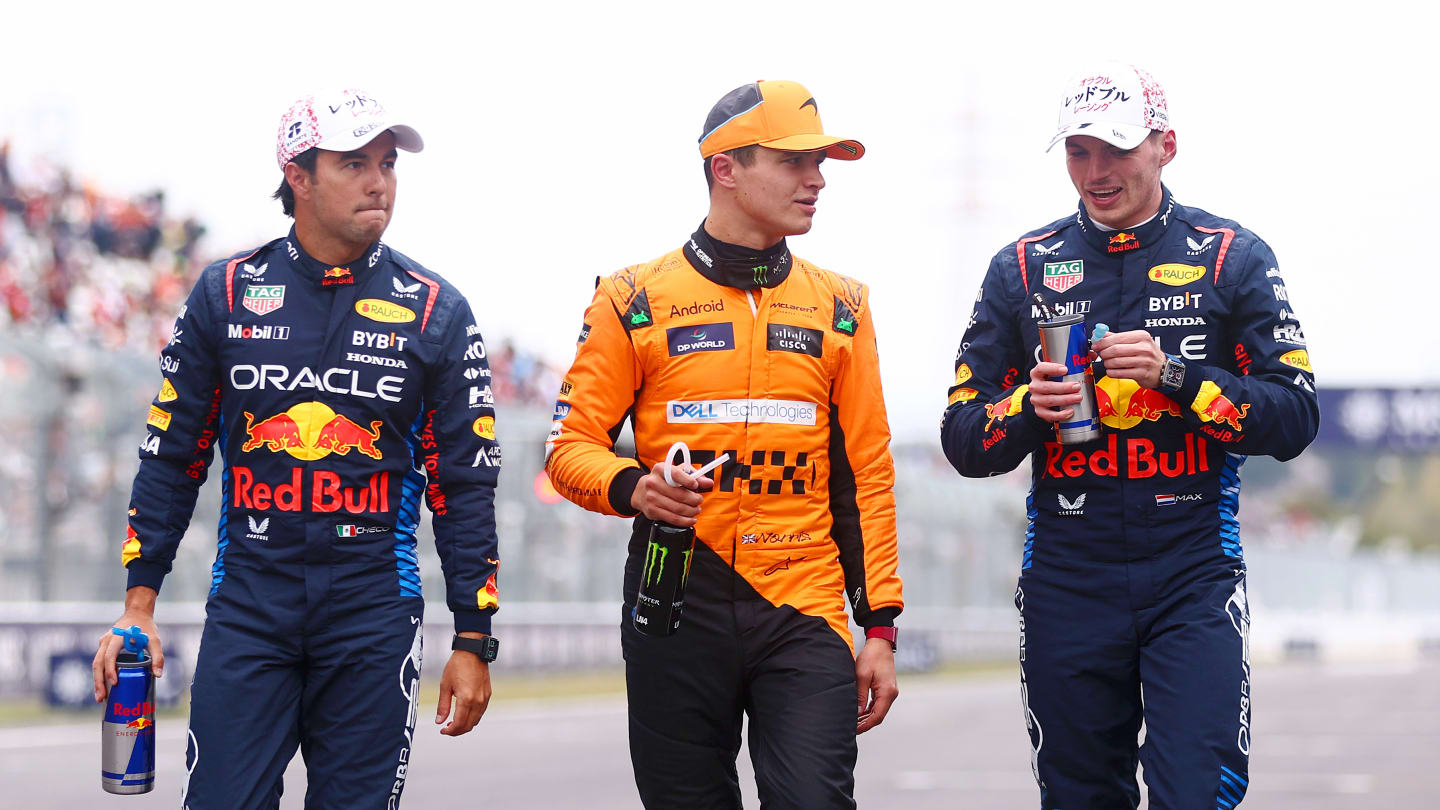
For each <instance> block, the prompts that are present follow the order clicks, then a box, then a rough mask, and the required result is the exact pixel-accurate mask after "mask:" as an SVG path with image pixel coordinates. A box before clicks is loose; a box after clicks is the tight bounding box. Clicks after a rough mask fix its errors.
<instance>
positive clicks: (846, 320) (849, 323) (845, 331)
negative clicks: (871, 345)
mask: <svg viewBox="0 0 1440 810" xmlns="http://www.w3.org/2000/svg"><path fill="white" fill-rule="evenodd" d="M858 320H859V319H858V318H856V317H855V311H854V310H853V309H851V308H850V305H849V304H847V303H845V302H844V301H843V300H841V299H840V296H838V295H837V296H835V323H834V328H835V331H836V332H839V333H840V334H842V335H850V336H851V337H854V336H855V327H856V325H857V323H856V322H857V321H858Z"/></svg>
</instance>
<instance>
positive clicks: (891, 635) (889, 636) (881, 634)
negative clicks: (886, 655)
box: [865, 627, 900, 652]
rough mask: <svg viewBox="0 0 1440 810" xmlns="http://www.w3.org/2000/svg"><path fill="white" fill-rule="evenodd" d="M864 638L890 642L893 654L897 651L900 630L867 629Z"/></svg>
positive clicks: (884, 628) (895, 628) (892, 628)
mask: <svg viewBox="0 0 1440 810" xmlns="http://www.w3.org/2000/svg"><path fill="white" fill-rule="evenodd" d="M865 638H883V639H885V640H886V641H888V642H890V650H891V652H894V651H895V650H897V649H899V641H900V628H898V627H867V628H865Z"/></svg>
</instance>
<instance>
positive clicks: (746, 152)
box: [705, 143, 760, 190]
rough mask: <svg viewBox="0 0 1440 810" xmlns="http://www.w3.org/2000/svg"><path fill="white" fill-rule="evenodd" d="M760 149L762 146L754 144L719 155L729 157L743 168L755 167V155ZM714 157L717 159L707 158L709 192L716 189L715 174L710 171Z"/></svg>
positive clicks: (706, 171)
mask: <svg viewBox="0 0 1440 810" xmlns="http://www.w3.org/2000/svg"><path fill="white" fill-rule="evenodd" d="M759 149H760V144H758V143H752V144H750V145H749V146H741V147H738V148H736V149H731V150H729V151H725V152H720V153H719V154H722V155H729V156H730V159H731V160H733V161H735V162H736V163H739V164H740V165H741V166H753V165H755V154H756V152H757V151H758V150H759ZM713 157H715V155H711V156H710V157H708V158H705V188H706V189H707V190H710V189H714V188H715V172H713V171H711V169H710V159H711V158H713Z"/></svg>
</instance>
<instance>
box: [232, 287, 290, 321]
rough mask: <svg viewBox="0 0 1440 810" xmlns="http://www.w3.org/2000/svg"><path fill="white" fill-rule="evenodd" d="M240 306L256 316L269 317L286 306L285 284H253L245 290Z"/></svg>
mask: <svg viewBox="0 0 1440 810" xmlns="http://www.w3.org/2000/svg"><path fill="white" fill-rule="evenodd" d="M240 305H241V306H243V307H245V308H246V309H248V310H250V311H251V312H253V313H255V314H256V315H269V314H270V313H272V312H274V311H275V310H277V309H279V308H280V307H283V306H285V285H284V284H262V285H257V284H251V285H250V286H248V287H246V288H245V296H244V297H243V298H241V299H240Z"/></svg>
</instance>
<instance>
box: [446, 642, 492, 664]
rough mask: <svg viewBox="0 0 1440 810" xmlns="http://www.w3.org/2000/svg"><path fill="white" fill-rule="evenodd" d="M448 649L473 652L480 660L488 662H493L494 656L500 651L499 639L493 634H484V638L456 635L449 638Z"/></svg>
mask: <svg viewBox="0 0 1440 810" xmlns="http://www.w3.org/2000/svg"><path fill="white" fill-rule="evenodd" d="M450 649H452V650H464V651H465V652H471V653H475V654H476V655H478V656H480V660H481V661H484V662H485V663H487V664H489V663H491V662H493V661H494V660H495V656H496V655H498V654H499V653H500V639H498V638H495V637H494V636H486V637H484V638H467V637H465V636H458V635H457V636H456V637H455V638H454V639H452V640H451V642H450Z"/></svg>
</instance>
